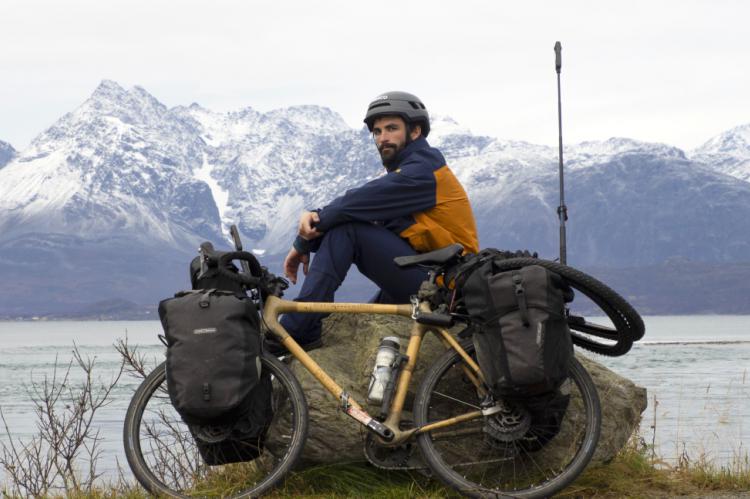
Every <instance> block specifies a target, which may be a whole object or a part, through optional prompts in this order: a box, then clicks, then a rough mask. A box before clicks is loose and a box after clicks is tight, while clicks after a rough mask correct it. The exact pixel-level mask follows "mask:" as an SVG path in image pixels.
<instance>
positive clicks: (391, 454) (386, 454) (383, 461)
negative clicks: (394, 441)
mask: <svg viewBox="0 0 750 499" xmlns="http://www.w3.org/2000/svg"><path fill="white" fill-rule="evenodd" d="M407 426H408V427H413V424H412V423H410V422H402V424H401V427H402V428H401V429H405V428H404V427H407ZM365 457H367V460H368V461H370V463H371V464H372V465H373V466H375V467H377V468H380V469H383V470H418V471H422V472H424V471H429V467H428V466H427V465H426V464H425V462H424V461H423V460H422V454H421V453H420V452H419V449H418V446H417V443H416V442H414V441H409V442H407V443H405V444H402V445H399V446H396V447H385V446H384V445H381V444H380V443H378V441H377V440H376V439H375V436H374V435H373V434H372V433H371V432H367V436H366V437H365ZM429 474H431V472H430V473H429Z"/></svg>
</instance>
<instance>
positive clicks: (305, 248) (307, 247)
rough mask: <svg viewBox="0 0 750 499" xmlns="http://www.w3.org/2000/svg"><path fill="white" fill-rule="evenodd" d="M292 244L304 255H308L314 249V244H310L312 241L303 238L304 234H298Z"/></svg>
mask: <svg viewBox="0 0 750 499" xmlns="http://www.w3.org/2000/svg"><path fill="white" fill-rule="evenodd" d="M292 246H293V247H294V249H296V250H297V251H298V252H299V253H302V254H303V255H307V254H309V253H310V251H312V244H310V241H308V240H307V239H305V238H303V237H302V236H297V237H296V238H295V239H294V243H292Z"/></svg>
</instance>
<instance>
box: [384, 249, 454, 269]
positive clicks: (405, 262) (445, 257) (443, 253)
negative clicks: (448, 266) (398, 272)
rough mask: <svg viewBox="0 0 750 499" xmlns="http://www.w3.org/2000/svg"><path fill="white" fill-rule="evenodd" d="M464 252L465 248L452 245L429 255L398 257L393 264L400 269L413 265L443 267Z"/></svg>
mask: <svg viewBox="0 0 750 499" xmlns="http://www.w3.org/2000/svg"><path fill="white" fill-rule="evenodd" d="M463 252H464V247H463V246H461V245H460V244H458V243H456V244H451V245H450V246H446V247H445V248H440V249H437V250H435V251H430V252H429V253H422V254H419V255H409V256H397V257H396V258H394V259H393V262H394V263H395V264H396V265H397V266H399V267H409V266H411V265H418V264H422V265H442V264H444V263H446V262H449V261H451V260H452V259H454V258H456V257H458V256H460V255H461V253H463Z"/></svg>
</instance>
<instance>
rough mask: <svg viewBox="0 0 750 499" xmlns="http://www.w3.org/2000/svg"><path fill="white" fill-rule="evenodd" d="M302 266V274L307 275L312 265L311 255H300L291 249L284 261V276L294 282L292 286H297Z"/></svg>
mask: <svg viewBox="0 0 750 499" xmlns="http://www.w3.org/2000/svg"><path fill="white" fill-rule="evenodd" d="M300 264H302V272H303V273H304V274H305V275H307V269H308V267H309V265H310V255H306V254H304V253H300V252H299V251H297V250H296V249H294V248H292V249H290V250H289V254H287V255H286V258H285V259H284V275H285V276H286V277H287V278H288V279H289V280H290V281H292V284H297V271H298V270H299V265H300Z"/></svg>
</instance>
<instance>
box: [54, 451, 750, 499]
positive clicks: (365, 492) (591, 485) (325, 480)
mask: <svg viewBox="0 0 750 499" xmlns="http://www.w3.org/2000/svg"><path fill="white" fill-rule="evenodd" d="M219 485H220V484H219ZM747 491H750V457H748V455H747V454H745V455H744V456H742V457H737V458H736V459H735V460H734V461H733V462H732V463H731V464H729V465H726V466H718V467H717V466H714V465H713V464H712V463H711V462H710V461H709V460H707V459H706V458H704V457H703V456H699V457H697V458H694V459H691V458H688V457H687V456H685V455H683V456H682V457H681V458H680V459H679V460H678V463H677V464H676V465H674V466H669V465H667V464H666V463H665V462H663V461H662V460H660V459H658V458H656V457H654V456H653V454H652V450H651V448H650V447H649V446H648V445H646V444H645V442H644V441H643V439H641V438H633V439H631V441H630V442H629V443H628V445H627V446H626V447H625V448H624V449H623V450H622V451H621V452H620V453H619V454H618V455H617V457H616V458H615V459H614V460H613V461H612V462H610V463H608V464H606V465H600V466H594V467H590V468H588V469H586V471H584V473H583V474H581V476H580V477H578V479H577V480H576V481H575V482H574V483H573V484H572V485H571V486H569V487H568V488H567V489H565V490H564V491H563V492H562V493H560V494H559V495H558V496H557V497H560V498H607V499H609V498H622V497H625V498H652V497H657V498H668V497H676V496H682V497H695V498H697V497H706V496H707V495H710V494H712V493H717V494H718V493H737V492H747ZM68 497H72V498H74V499H83V498H96V499H104V498H114V497H117V498H120V497H125V498H128V499H141V498H146V497H149V496H148V495H147V494H146V493H145V491H143V490H142V489H140V488H139V487H135V486H133V485H132V484H122V483H120V484H119V485H116V486H115V485H112V486H104V487H100V488H99V489H97V490H96V491H94V492H93V493H91V494H86V493H83V492H82V493H80V494H72V495H69V496H68ZM268 497H272V498H280V497H303V498H348V497H356V498H363V499H375V498H377V499H381V498H383V499H400V498H404V499H406V498H430V499H431V498H454V497H459V495H458V494H456V493H455V492H454V491H452V490H450V489H447V488H445V487H444V486H443V485H442V484H441V483H440V482H439V481H437V480H435V479H431V478H428V477H426V476H424V475H423V474H421V473H419V472H406V471H384V470H379V469H377V468H374V467H372V466H370V465H369V464H366V463H347V464H333V465H326V466H315V467H311V468H307V469H304V470H299V471H296V472H294V473H292V474H290V476H289V477H288V478H287V479H286V481H285V482H284V483H282V484H281V485H280V486H279V487H277V489H275V490H274V491H273V492H272V493H271V494H269V496H268Z"/></svg>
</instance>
